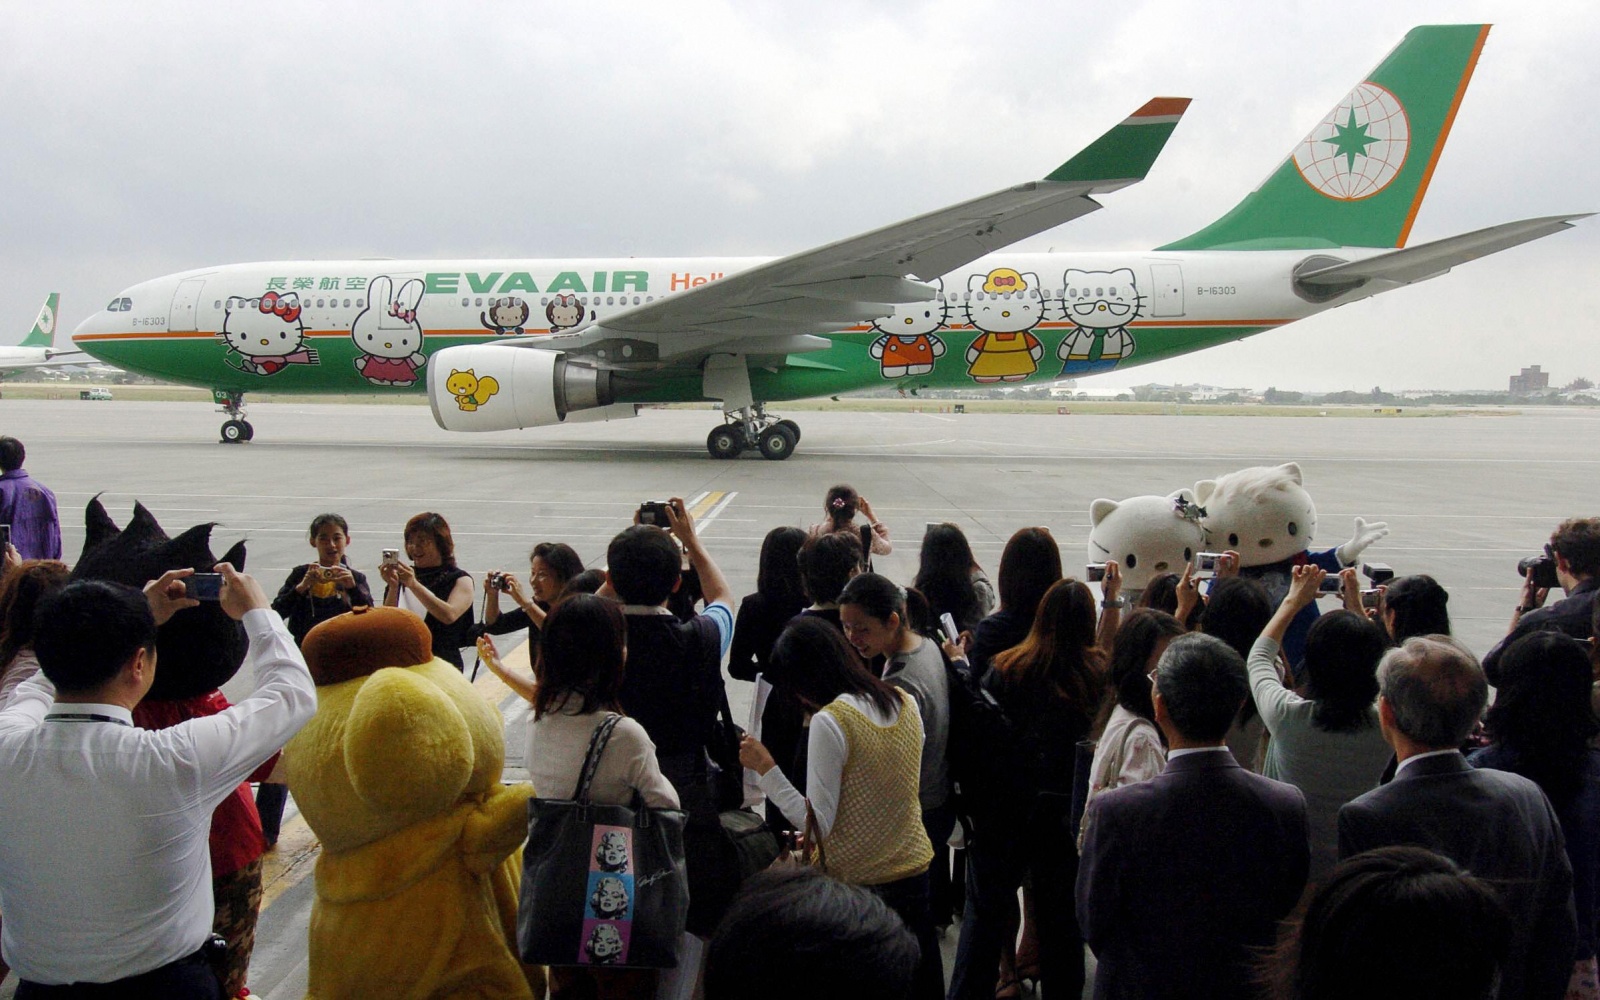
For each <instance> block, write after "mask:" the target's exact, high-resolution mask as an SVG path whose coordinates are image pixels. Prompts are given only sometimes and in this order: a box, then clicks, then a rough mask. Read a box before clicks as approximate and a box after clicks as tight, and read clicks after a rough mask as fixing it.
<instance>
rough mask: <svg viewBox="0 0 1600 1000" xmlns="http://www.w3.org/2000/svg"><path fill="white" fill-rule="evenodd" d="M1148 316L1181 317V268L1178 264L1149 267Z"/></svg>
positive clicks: (1152, 265)
mask: <svg viewBox="0 0 1600 1000" xmlns="http://www.w3.org/2000/svg"><path fill="white" fill-rule="evenodd" d="M1150 284H1151V289H1150V315H1151V316H1182V315H1183V268H1182V267H1181V266H1180V265H1178V264H1151V265H1150Z"/></svg>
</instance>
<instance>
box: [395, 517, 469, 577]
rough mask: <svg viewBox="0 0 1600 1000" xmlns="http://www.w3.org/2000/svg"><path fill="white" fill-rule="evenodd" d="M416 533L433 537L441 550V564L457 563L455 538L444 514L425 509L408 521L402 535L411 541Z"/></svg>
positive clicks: (452, 564) (436, 545)
mask: <svg viewBox="0 0 1600 1000" xmlns="http://www.w3.org/2000/svg"><path fill="white" fill-rule="evenodd" d="M415 535H427V536H428V537H429V538H431V539H433V544H434V546H435V547H437V548H438V550H439V564H440V565H441V566H454V565H455V564H456V543H455V539H453V538H451V537H450V525H449V523H448V522H446V521H445V519H444V515H442V514H435V513H433V512H432V511H424V512H423V513H421V514H418V515H417V516H416V517H413V518H412V519H411V520H409V521H407V522H406V530H405V533H404V534H403V535H402V536H401V537H402V538H404V539H405V540H406V541H410V540H411V538H412V537H413V536H415Z"/></svg>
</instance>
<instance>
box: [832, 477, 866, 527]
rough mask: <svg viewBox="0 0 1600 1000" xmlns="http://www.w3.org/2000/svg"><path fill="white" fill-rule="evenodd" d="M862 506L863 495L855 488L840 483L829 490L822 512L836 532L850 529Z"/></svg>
mask: <svg viewBox="0 0 1600 1000" xmlns="http://www.w3.org/2000/svg"><path fill="white" fill-rule="evenodd" d="M860 506H861V494H859V493H857V492H856V488H855V487H854V486H847V485H846V484H844V483H840V484H839V485H837V486H833V487H830V488H829V489H828V495H827V497H825V498H824V499H823V501H822V512H823V513H824V514H826V515H827V517H828V520H829V522H831V523H832V525H833V530H834V531H845V530H847V529H849V527H850V522H851V521H854V520H855V517H856V510H857V508H859V507H860Z"/></svg>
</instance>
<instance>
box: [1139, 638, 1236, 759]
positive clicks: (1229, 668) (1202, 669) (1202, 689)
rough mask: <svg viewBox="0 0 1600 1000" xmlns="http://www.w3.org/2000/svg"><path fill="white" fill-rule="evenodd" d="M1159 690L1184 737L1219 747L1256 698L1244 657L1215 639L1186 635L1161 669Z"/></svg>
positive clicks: (1170, 649)
mask: <svg viewBox="0 0 1600 1000" xmlns="http://www.w3.org/2000/svg"><path fill="white" fill-rule="evenodd" d="M1156 690H1157V691H1158V692H1159V693H1160V695H1161V701H1162V704H1164V705H1166V707H1167V718H1168V719H1170V720H1171V722H1172V725H1173V727H1174V728H1176V729H1177V730H1178V732H1180V733H1182V734H1183V735H1184V737H1186V738H1187V739H1190V740H1194V741H1196V742H1199V743H1215V742H1218V741H1220V740H1221V739H1222V738H1223V737H1224V736H1226V735H1228V727H1229V726H1231V725H1233V719H1234V716H1236V715H1237V714H1238V713H1239V706H1240V705H1242V704H1244V701H1245V699H1246V698H1248V697H1249V696H1250V681H1249V675H1248V674H1247V673H1246V672H1245V668H1244V657H1242V656H1240V655H1239V654H1238V653H1237V652H1235V651H1234V649H1233V647H1232V646H1230V645H1228V644H1227V643H1225V642H1223V641H1222V640H1221V639H1218V638H1216V637H1215V636H1210V635H1206V634H1204V633H1202V632H1190V633H1189V634H1188V635H1180V636H1178V637H1177V638H1176V639H1174V640H1172V642H1171V644H1170V645H1168V646H1167V651H1166V652H1165V653H1162V654H1161V661H1160V662H1159V663H1157V664H1156Z"/></svg>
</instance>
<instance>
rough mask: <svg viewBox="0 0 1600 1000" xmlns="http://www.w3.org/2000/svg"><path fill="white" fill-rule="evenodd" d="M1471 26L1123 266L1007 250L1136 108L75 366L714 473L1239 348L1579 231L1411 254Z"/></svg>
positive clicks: (1469, 65) (1046, 215) (1472, 62)
mask: <svg viewBox="0 0 1600 1000" xmlns="http://www.w3.org/2000/svg"><path fill="white" fill-rule="evenodd" d="M1488 32H1489V25H1476V24H1473V25H1433V26H1424V27H1418V28H1415V29H1413V30H1412V31H1411V32H1409V33H1408V34H1407V35H1406V37H1405V38H1404V40H1402V42H1401V43H1400V45H1399V46H1397V47H1396V48H1395V49H1394V50H1393V51H1392V52H1390V53H1389V55H1388V56H1387V57H1386V58H1385V59H1384V60H1383V61H1382V63H1380V64H1379V66H1378V67H1377V68H1376V69H1375V70H1373V72H1372V73H1371V74H1369V75H1368V76H1367V77H1366V78H1364V79H1363V80H1362V81H1361V82H1360V83H1358V84H1357V85H1356V86H1355V88H1354V89H1352V90H1351V91H1350V92H1349V94H1348V95H1347V96H1345V97H1344V98H1343V99H1341V100H1340V101H1339V102H1338V103H1337V104H1336V105H1335V106H1334V109H1333V110H1332V111H1330V112H1329V113H1328V114H1327V115H1326V116H1325V117H1323V118H1322V120H1321V121H1319V122H1318V123H1317V124H1316V125H1315V126H1314V127H1313V128H1312V130H1311V132H1310V133H1309V134H1308V135H1307V136H1306V137H1305V138H1304V139H1303V140H1301V141H1300V142H1299V143H1297V144H1296V145H1295V146H1294V148H1293V149H1292V150H1291V152H1290V154H1289V155H1288V157H1287V158H1285V159H1284V161H1283V162H1282V163H1281V164H1280V165H1279V166H1278V167H1277V169H1276V170H1274V171H1273V172H1272V173H1271V174H1270V175H1269V176H1268V177H1267V179H1266V180H1265V181H1263V182H1262V183H1261V185H1260V186H1259V187H1257V188H1256V189H1255V190H1254V191H1252V192H1251V193H1249V194H1248V195H1246V196H1245V198H1244V199H1243V200H1242V201H1241V202H1239V204H1238V205H1236V206H1235V207H1234V208H1233V209H1232V210H1231V211H1229V212H1228V213H1227V214H1226V215H1223V216H1222V217H1220V218H1218V219H1217V220H1216V221H1215V222H1213V223H1211V224H1210V225H1208V226H1206V227H1204V228H1203V229H1201V230H1199V231H1198V232H1196V233H1193V234H1191V235H1189V236H1186V237H1184V238H1182V239H1179V240H1176V241H1174V242H1171V243H1167V244H1165V245H1163V246H1160V247H1157V248H1155V249H1154V250H1151V251H1147V252H1143V253H1127V252H1114V253H1082V252H1075V253H1020V252H1017V253H1014V252H1008V251H1007V250H1006V249H1005V248H1006V247H1008V246H1011V245H1012V244H1014V243H1016V242H1017V241H1019V240H1022V239H1024V238H1026V237H1029V236H1033V235H1035V234H1038V233H1041V232H1044V231H1045V230H1048V229H1051V228H1053V227H1055V226H1058V225H1061V224H1063V223H1065V222H1068V221H1070V220H1072V219H1075V218H1078V217H1080V216H1082V215H1085V214H1087V213H1089V212H1092V211H1095V210H1096V209H1098V208H1100V207H1101V206H1100V203H1099V202H1098V201H1096V200H1095V196H1096V195H1101V194H1106V193H1109V192H1113V191H1117V190H1120V189H1121V188H1124V187H1127V186H1128V185H1130V184H1133V183H1136V182H1137V181H1139V180H1142V179H1143V178H1144V177H1145V176H1146V174H1147V173H1148V171H1149V169H1150V167H1151V165H1152V164H1153V163H1154V162H1155V159H1156V156H1157V155H1158V154H1159V153H1160V152H1161V150H1162V148H1163V147H1164V146H1165V144H1166V141H1167V139H1168V138H1169V137H1170V136H1171V135H1172V133H1173V131H1174V129H1175V128H1176V126H1177V123H1178V120H1179V119H1180V118H1181V117H1182V115H1183V113H1184V110H1185V109H1186V108H1187V106H1188V104H1189V101H1188V100H1187V99H1186V98H1155V99H1153V100H1151V101H1149V102H1147V103H1146V104H1144V105H1143V106H1142V107H1140V108H1139V109H1138V110H1137V111H1135V112H1134V113H1133V114H1132V115H1131V116H1129V117H1128V118H1127V119H1125V120H1124V121H1123V122H1121V123H1120V124H1118V125H1116V126H1115V127H1113V128H1112V129H1111V130H1110V131H1108V132H1106V133H1105V134H1104V135H1102V136H1101V137H1100V138H1099V139H1098V140H1096V141H1095V142H1093V143H1091V144H1090V145H1089V146H1088V147H1086V148H1085V149H1084V150H1083V151H1082V152H1080V153H1078V154H1077V155H1075V156H1074V157H1072V158H1071V159H1069V160H1068V161H1067V162H1065V163H1063V164H1062V165H1061V166H1059V167H1057V168H1056V169H1055V170H1053V171H1051V172H1050V173H1048V174H1046V175H1045V176H1044V177H1043V178H1039V179H1036V180H1031V181H1027V182H1025V183H1021V184H1017V185H1014V186H1012V187H1009V188H1006V189H1005V190H1002V191H998V192H995V193H993V194H989V195H985V196H983V197H980V198H975V199H973V200H970V201H966V202H963V203H960V204H957V205H954V206H951V207H948V208H944V209H940V210H938V211H934V212H931V213H928V214H926V215H922V216H918V217H916V218H913V219H910V220H907V221H904V222H900V223H896V224H894V225H890V226H886V227H883V228H881V229H877V230H873V231H871V232H867V233H864V234H862V235H858V236H853V237H850V238H847V239H843V240H840V241H838V242H835V243H830V244H827V245H825V246H821V247H817V248H814V249H811V250H806V251H803V252H800V253H797V254H793V255H790V256H787V257H782V258H776V259H764V258H678V259H635V258H623V259H614V260H613V259H581V260H579V259H554V260H404V261H400V260H387V261H376V262H375V261H371V260H359V261H356V260H352V261H280V262H267V263H255V264H237V265H228V266H221V267H211V268H204V269H200V270H193V271H185V272H182V273H178V274H173V275H168V276H166V277H162V278H157V279H154V280H151V281H146V282H143V283H141V284H137V285H134V286H132V287H131V288H129V289H127V290H126V291H124V292H122V293H121V294H120V295H118V296H117V297H116V298H114V299H113V300H112V301H111V303H110V304H109V305H108V306H107V308H106V309H105V310H103V311H101V312H99V313H97V314H95V315H93V316H91V317H90V318H88V319H87V320H85V321H84V322H83V323H82V324H81V325H80V326H79V327H78V329H77V331H76V332H75V333H74V335H73V341H74V342H75V343H76V344H78V345H79V346H81V347H82V348H83V349H84V350H86V351H88V352H89V353H90V354H92V355H94V356H95V357H97V358H99V359H101V360H102V361H105V362H106V363H108V364H113V365H116V366H118V367H121V368H125V369H127V370H129V371H132V372H138V373H142V374H145V375H150V376H154V377H156V378H160V379H166V380H168V381H174V382H181V383H185V384H190V385H198V386H202V387H206V388H210V389H211V390H212V391H213V395H214V397H215V399H216V401H217V402H218V403H219V404H221V406H222V408H223V410H224V411H225V412H226V413H227V415H228V417H229V419H228V420H227V422H225V423H224V424H223V425H222V440H223V441H224V442H241V441H248V440H250V439H251V438H252V437H253V436H254V429H253V427H252V426H251V425H250V423H249V422H248V421H247V420H245V419H244V418H245V409H244V395H245V393H246V392H250V391H257V390H272V391H283V392H296V393H315V392H328V393H351V392H367V393H379V394H390V393H393V394H397V395H398V394H401V393H408V392H422V391H426V392H427V393H428V396H429V400H430V403H431V404H432V408H433V415H434V418H435V420H436V421H437V422H438V423H439V425H440V426H441V427H444V428H445V429H447V430H452V431H491V430H509V429H513V428H524V427H537V426H543V425H551V424H559V423H563V422H565V423H573V422H578V421H584V420H609V419H616V418H621V417H631V416H634V415H635V414H636V413H637V412H638V410H639V408H640V407H641V406H642V405H644V404H652V403H665V402H676V401H698V400H718V401H720V402H721V403H722V423H721V424H719V425H717V426H715V427H713V428H712V429H711V432H710V434H709V435H708V436H707V439H706V448H707V450H708V451H709V453H710V454H711V455H712V456H713V457H714V458H721V459H731V458H736V457H738V456H739V455H740V454H742V453H743V452H745V451H747V450H756V451H759V452H760V453H761V455H762V456H763V457H765V458H768V459H774V460H778V459H784V458H788V457H789V455H790V454H792V453H793V451H794V449H795V445H796V444H797V442H798V441H799V440H800V427H799V425H798V424H796V423H795V422H794V421H792V420H787V419H782V418H780V417H778V416H777V415H775V414H772V413H769V412H768V411H767V404H769V403H774V402H781V401H783V400H792V399H801V398H809V397H816V396H831V395H837V394H840V393H847V392H850V391H859V390H863V389H869V388H875V387H879V386H885V385H890V386H899V387H902V388H905V389H908V390H911V389H922V388H956V387H971V386H974V385H977V386H986V385H987V386H1001V387H1003V386H1010V385H1021V384H1037V383H1048V382H1053V381H1056V380H1059V379H1063V378H1075V377H1079V376H1083V375H1090V374H1096V373H1100V372H1106V371H1112V370H1121V369H1125V368H1130V367H1133V366H1135V365H1139V364H1145V363H1148V362H1152V361H1158V360H1162V359H1165V358H1170V357H1174V356H1177V355H1180V354H1187V353H1189V352H1192V351H1198V350H1202V349H1204V348H1207V347H1211V346H1214V345H1217V344H1221V343H1225V342H1228V341H1233V340H1239V339H1242V338H1244V337H1248V336H1251V335H1253V334H1257V333H1261V332H1263V331H1266V330H1272V329H1276V328H1278V327H1280V326H1283V325H1285V324H1287V323H1292V322H1294V321H1295V320H1298V319H1303V318H1305V317H1307V316H1311V315H1314V314H1316V313H1319V312H1322V311H1324V310H1327V309H1331V308H1335V307H1337V306H1341V305H1345V304H1348V303H1350V302H1355V301H1358V300H1360V299H1364V298H1367V297H1369V296H1372V295H1376V294H1378V293H1380V292H1385V291H1389V290H1390V289H1394V288H1399V287H1402V286H1404V285H1408V284H1412V283H1415V282H1418V281H1422V280H1425V279H1428V278H1433V277H1437V276H1439V275H1441V274H1444V273H1446V272H1448V271H1449V270H1450V269H1451V268H1452V267H1454V266H1455V265H1457V264H1461V263H1464V262H1466V261H1471V260H1475V259H1477V258H1479V257H1483V256H1486V255H1488V254H1491V253H1495V252H1498V251H1500V250H1504V249H1507V248H1509V247H1512V246H1516V245H1518V244H1521V243H1525V242H1528V241H1530V240H1534V239H1538V238H1541V237H1544V236H1548V235H1550V234H1552V233H1556V232H1559V231H1560V230H1563V229H1567V228H1570V227H1571V225H1572V223H1573V222H1574V221H1576V220H1577V219H1581V218H1584V217H1586V214H1587V213H1582V214H1571V215H1560V216H1549V217H1544V218H1536V219H1526V220H1522V221H1519V222H1509V223H1504V224H1502V225H1498V226H1493V227H1490V228H1488V229H1482V230H1478V231H1475V232H1470V233H1465V234H1462V235H1458V236H1452V237H1449V238H1446V239H1442V240H1437V241H1433V242H1429V243H1424V244H1421V245H1418V246H1409V247H1408V246H1407V245H1406V242H1407V238H1408V236H1409V235H1410V232H1411V229H1412V226H1413V224H1414V223H1415V221H1416V217H1417V212H1418V209H1419V208H1420V206H1421V203H1422V198H1423V195H1424V194H1425V193H1426V192H1427V188H1428V183H1429V181H1430V180H1431V178H1432V176H1433V172H1434V169H1435V167H1436V166H1437V164H1438V159H1439V154H1440V152H1441V151H1442V149H1443V147H1444V143H1445V140H1446V138H1447V137H1448V135H1449V132H1450V128H1451V125H1452V124H1453V122H1454V120H1455V116H1456V113H1457V111H1458V109H1459V107H1460V104H1461V98H1462V95H1463V93H1464V92H1465V90H1466V87H1467V83H1468V81H1469V80H1470V79H1471V76H1472V72H1473V69H1474V67H1475V66H1476V64H1477V61H1478V57H1479V55H1480V53H1481V52H1482V50H1483V45H1484V41H1485V39H1486V38H1487V36H1488Z"/></svg>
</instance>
